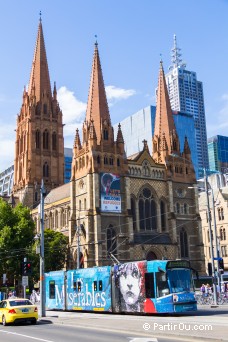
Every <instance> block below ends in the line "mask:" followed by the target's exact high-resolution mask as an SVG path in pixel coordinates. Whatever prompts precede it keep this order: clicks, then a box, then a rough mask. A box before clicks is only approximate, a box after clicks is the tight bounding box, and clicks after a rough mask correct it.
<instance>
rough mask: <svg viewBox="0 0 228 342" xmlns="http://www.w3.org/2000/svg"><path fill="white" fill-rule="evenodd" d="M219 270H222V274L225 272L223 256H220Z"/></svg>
mask: <svg viewBox="0 0 228 342" xmlns="http://www.w3.org/2000/svg"><path fill="white" fill-rule="evenodd" d="M219 271H220V273H222V274H223V272H224V261H223V258H220V259H219Z"/></svg>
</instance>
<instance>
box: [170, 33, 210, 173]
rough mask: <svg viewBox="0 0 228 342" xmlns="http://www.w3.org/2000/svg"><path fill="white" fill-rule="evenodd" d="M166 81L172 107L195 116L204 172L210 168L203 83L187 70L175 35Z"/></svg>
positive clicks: (198, 153)
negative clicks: (170, 64)
mask: <svg viewBox="0 0 228 342" xmlns="http://www.w3.org/2000/svg"><path fill="white" fill-rule="evenodd" d="M166 83H167V88H168V93H169V97H170V103H171V108H172V109H173V110H174V111H180V112H184V113H187V114H190V115H193V117H194V121H195V135H196V148H197V158H198V166H199V170H200V172H202V170H203V168H206V169H208V168H209V163H208V151H207V132H206V119H205V108H204V96H203V84H202V82H200V81H198V80H197V75H196V72H194V71H188V70H186V64H185V63H183V62H182V59H181V53H180V48H178V47H177V40H176V36H175V35H174V47H173V49H172V66H171V67H170V68H169V72H168V73H167V74H166Z"/></svg>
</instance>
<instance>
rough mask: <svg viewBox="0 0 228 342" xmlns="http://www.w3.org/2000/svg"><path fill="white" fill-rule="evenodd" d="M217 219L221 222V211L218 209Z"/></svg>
mask: <svg viewBox="0 0 228 342" xmlns="http://www.w3.org/2000/svg"><path fill="white" fill-rule="evenodd" d="M218 219H219V221H221V209H220V208H218Z"/></svg>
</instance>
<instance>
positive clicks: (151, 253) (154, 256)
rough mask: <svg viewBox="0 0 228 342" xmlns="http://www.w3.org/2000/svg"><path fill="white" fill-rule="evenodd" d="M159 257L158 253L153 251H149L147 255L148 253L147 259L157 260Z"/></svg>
mask: <svg viewBox="0 0 228 342" xmlns="http://www.w3.org/2000/svg"><path fill="white" fill-rule="evenodd" d="M157 259H158V257H157V255H156V253H154V252H152V251H150V252H148V253H147V255H146V260H147V261H151V260H157Z"/></svg>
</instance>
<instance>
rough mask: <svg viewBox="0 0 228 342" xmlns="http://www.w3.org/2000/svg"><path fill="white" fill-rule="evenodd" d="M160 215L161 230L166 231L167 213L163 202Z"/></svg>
mask: <svg viewBox="0 0 228 342" xmlns="http://www.w3.org/2000/svg"><path fill="white" fill-rule="evenodd" d="M160 213H161V229H162V230H163V231H164V230H165V229H166V213H165V203H164V202H163V201H161V203H160Z"/></svg>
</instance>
